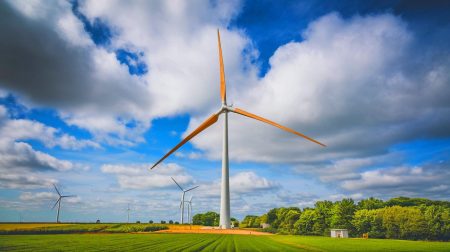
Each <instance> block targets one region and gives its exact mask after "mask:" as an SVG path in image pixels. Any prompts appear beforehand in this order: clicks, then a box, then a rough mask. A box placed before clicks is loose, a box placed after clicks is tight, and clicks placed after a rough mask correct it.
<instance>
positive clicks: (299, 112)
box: [189, 14, 450, 162]
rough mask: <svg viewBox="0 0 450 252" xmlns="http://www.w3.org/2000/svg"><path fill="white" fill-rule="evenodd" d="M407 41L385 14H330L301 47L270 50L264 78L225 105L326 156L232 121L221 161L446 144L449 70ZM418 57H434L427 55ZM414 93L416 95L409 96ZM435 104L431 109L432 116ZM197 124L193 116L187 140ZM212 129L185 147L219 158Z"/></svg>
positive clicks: (332, 156)
mask: <svg viewBox="0 0 450 252" xmlns="http://www.w3.org/2000/svg"><path fill="white" fill-rule="evenodd" d="M414 39H415V38H414V34H412V33H411V31H409V30H408V29H407V26H406V24H405V23H404V22H403V21H402V20H401V19H399V18H397V17H395V16H392V15H389V14H386V15H377V16H367V17H354V18H352V19H348V20H345V19H343V18H341V17H340V16H338V15H337V14H330V15H327V16H325V17H322V18H321V19H319V20H317V21H316V22H314V23H312V24H310V26H309V27H308V29H307V30H306V31H305V32H304V33H303V41H301V42H291V43H288V44H286V45H283V46H281V47H279V48H278V49H277V51H276V52H275V54H274V55H273V56H272V57H271V59H270V65H271V69H270V70H269V71H268V72H267V74H266V75H265V76H264V77H262V78H261V79H260V80H259V81H258V83H257V84H256V85H254V88H252V89H248V91H247V92H245V94H242V95H240V96H239V97H237V101H238V102H239V103H235V105H237V106H239V107H242V108H244V109H248V111H251V112H253V113H255V114H258V115H261V116H264V117H267V118H270V119H272V120H274V121H277V122H280V123H281V124H283V125H286V126H289V127H291V128H293V129H296V130H298V131H300V132H302V133H305V134H307V135H309V136H311V137H313V138H316V139H318V140H320V141H322V142H324V143H326V144H327V145H328V147H327V148H319V146H317V145H315V144H314V143H311V142H308V141H306V140H303V139H300V138H297V137H294V136H293V135H290V134H289V133H285V132H282V131H280V130H278V129H276V128H274V127H271V126H268V125H263V124H262V123H260V122H257V121H254V120H251V119H248V118H243V117H240V116H237V115H232V116H231V118H230V146H232V147H231V148H230V153H231V154H230V158H231V159H234V160H242V161H243V160H246V161H266V162H320V161H325V160H337V159H341V158H349V157H352V158H355V157H365V156H371V155H379V154H383V153H386V152H387V149H388V148H389V147H390V146H391V145H392V144H393V143H398V142H401V141H408V140H411V139H415V137H416V136H417V135H422V136H426V137H436V136H438V135H439V136H441V135H442V134H445V135H447V136H448V135H449V132H448V130H444V126H443V125H447V126H448V125H449V124H450V122H449V120H448V118H450V117H449V116H448V115H449V111H450V110H449V105H450V104H449V103H448V101H444V99H443V98H442V95H441V94H442V93H445V94H449V92H450V88H449V85H448V83H449V79H448V75H446V74H444V72H445V71H444V69H447V70H448V69H449V65H450V64H448V63H449V62H448V60H447V61H444V62H442V61H434V60H430V61H427V62H422V61H420V58H421V56H419V55H417V53H416V52H417V51H416V50H415V46H416V45H415V44H414V42H415V40H414ZM425 50H429V51H430V53H432V54H434V55H435V57H436V58H439V57H440V56H439V54H437V52H435V51H433V50H434V48H427V49H425ZM436 62H437V63H436ZM416 69H421V70H420V71H417V70H416ZM434 75H437V76H439V77H437V78H432V77H431V76H434ZM230 85H232V84H230ZM421 90H423V91H424V92H425V93H426V94H425V93H423V95H420V96H419V95H418V94H419V93H421ZM437 97H439V98H438V99H439V103H440V104H441V105H440V106H437V107H436V106H434V104H436V102H437V101H436V98H437ZM418 103H420V104H423V105H424V106H416V105H415V104H418ZM430 108H433V109H430ZM205 117H206V116H203V117H195V118H194V119H193V120H192V121H191V124H190V128H189V131H190V130H192V129H193V128H194V127H195V126H196V125H198V124H199V123H200V122H201V121H202V120H203V118H205ZM431 118H433V119H432V120H430V119H431ZM219 125H220V123H219ZM447 128H448V127H447ZM219 130H220V127H213V128H211V130H209V133H208V134H204V135H200V136H199V137H198V138H196V139H195V140H194V144H195V146H196V147H198V148H199V149H202V150H205V151H206V152H207V153H208V154H209V156H211V157H215V158H219V157H220V150H221V146H220V145H219V144H218V143H220V133H219V132H220V131H219Z"/></svg>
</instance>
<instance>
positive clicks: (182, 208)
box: [170, 177, 199, 224]
mask: <svg viewBox="0 0 450 252" xmlns="http://www.w3.org/2000/svg"><path fill="white" fill-rule="evenodd" d="M170 178H171V179H172V180H173V182H175V184H177V186H178V188H180V190H181V191H182V192H183V193H182V194H181V201H180V208H181V221H180V223H181V224H184V195H185V194H186V193H187V192H189V191H191V190H194V189H195V188H197V187H199V186H194V187H192V188H189V189H187V190H184V189H183V188H182V187H181V186H180V185H179V184H178V183H177V181H175V179H174V178H172V177H170Z"/></svg>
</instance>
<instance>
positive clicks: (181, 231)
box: [154, 229, 273, 235]
mask: <svg viewBox="0 0 450 252" xmlns="http://www.w3.org/2000/svg"><path fill="white" fill-rule="evenodd" d="M154 233H172V234H239V235H273V234H271V233H264V232H258V231H251V230H242V229H178V230H171V229H169V230H160V231H156V232H154Z"/></svg>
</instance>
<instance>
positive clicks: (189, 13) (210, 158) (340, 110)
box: [0, 0, 450, 222]
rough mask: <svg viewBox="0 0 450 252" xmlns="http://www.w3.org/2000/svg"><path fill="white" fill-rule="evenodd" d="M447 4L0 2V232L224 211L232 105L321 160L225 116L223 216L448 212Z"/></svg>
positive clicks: (256, 126) (249, 123)
mask: <svg viewBox="0 0 450 252" xmlns="http://www.w3.org/2000/svg"><path fill="white" fill-rule="evenodd" d="M449 11H450V3H449V2H448V1H443V0H442V1H438V0H432V1H415V0H412V1H411V0H397V1H394V0H392V1H352V0H346V1H337V0H336V1H326V2H324V1H318V0H302V1H240V0H233V1H219V0H217V1H216V0H210V1H206V0H205V1H201V0H195V1H181V0H179V1H178V0H177V1H137V0H134V1H119V0H112V1H111V0H108V1H106V0H95V1H94V0H92V1H91V0H86V1H84V0H72V1H56V0H55V1H40V0H32V1H12V0H6V1H0V55H1V56H0V221H19V220H22V221H54V219H55V215H56V212H55V210H52V209H51V208H52V206H53V204H54V203H55V201H56V199H57V194H56V192H55V191H54V189H53V185H52V184H56V185H57V186H58V188H60V191H62V193H63V194H74V195H77V196H76V197H73V198H67V199H64V200H63V202H62V213H61V220H62V221H83V222H93V221H96V220H97V219H100V220H101V221H104V222H106V221H109V222H125V221H126V220H127V207H128V204H130V208H131V212H130V220H131V221H133V222H134V221H137V220H139V221H141V222H147V221H149V220H153V221H160V220H178V219H179V201H180V196H181V193H180V191H179V189H178V188H177V186H176V185H175V184H174V183H173V182H172V180H171V179H170V177H173V178H175V179H176V180H177V181H178V182H179V183H180V185H181V186H182V187H184V188H188V187H191V186H194V185H199V187H198V188H197V189H195V190H193V191H192V193H190V194H188V195H187V197H188V198H190V197H191V196H193V201H192V204H193V213H194V214H195V213H200V212H205V211H215V212H219V205H220V178H221V177H220V176H221V153H222V128H221V127H222V123H221V122H222V121H221V120H222V119H219V122H218V123H216V124H215V125H213V126H212V127H210V128H208V129H207V130H205V131H204V132H202V133H201V134H200V135H198V136H197V137H196V138H194V139H193V140H192V141H191V142H189V143H187V144H186V145H185V146H183V147H182V148H181V149H179V150H178V151H177V152H176V153H175V154H174V155H172V156H171V157H169V158H168V159H166V160H165V161H164V162H163V163H162V164H160V165H159V166H158V167H157V168H155V169H154V170H152V171H149V170H148V168H149V167H151V166H152V165H153V163H155V162H156V161H157V160H158V159H159V158H161V157H162V156H163V155H164V154H165V153H166V152H167V151H169V150H170V149H171V148H172V147H173V146H175V145H176V144H177V143H178V142H180V141H181V139H182V138H183V137H185V136H186V135H187V134H189V132H191V131H192V130H194V129H195V128H196V127H198V125H200V124H201V123H202V122H203V121H204V120H205V119H206V118H207V117H208V116H210V115H211V114H212V113H214V112H216V111H217V110H218V109H219V108H220V105H221V104H220V103H221V102H220V92H219V83H220V82H219V79H220V76H219V65H218V49H217V34H216V33H217V29H219V30H220V33H221V39H222V47H223V56H224V63H225V73H226V81H227V99H228V103H229V104H232V105H233V106H236V107H239V108H243V109H245V110H246V111H250V112H252V113H254V114H257V115H260V116H263V117H266V118H269V119H271V120H273V121H276V122H278V123H280V124H282V125H285V126H287V127H290V128H292V129H294V130H297V131H299V132H301V133H303V134H306V135H308V136H310V137H312V138H314V139H317V140H318V141H320V142H323V143H325V144H326V145H327V147H326V148H323V147H320V146H319V145H316V144H314V143H311V142H309V141H306V140H304V139H302V138H299V137H297V136H295V135H292V134H289V133H287V132H284V131H281V130H279V129H277V128H275V127H272V126H269V125H267V124H263V123H261V122H258V121H254V120H251V119H248V118H246V117H242V116H239V115H236V114H230V115H229V148H230V149H229V154H230V191H231V215H232V216H233V217H236V218H239V219H242V218H243V217H244V216H245V215H247V214H254V215H260V214H263V213H265V212H267V211H268V210H270V209H271V208H274V207H282V206H285V207H287V206H296V207H300V208H303V207H311V206H313V204H314V202H315V201H317V200H332V201H336V200H340V199H342V198H348V197H351V198H353V199H354V200H355V201H358V200H360V199H362V198H367V197H377V198H381V199H389V198H391V197H398V196H407V197H425V198H430V199H436V200H450V194H449V191H450V99H449V97H450V74H449V73H450V46H449V44H448V41H449V39H450V32H449V31H450V16H449V15H448V12H449Z"/></svg>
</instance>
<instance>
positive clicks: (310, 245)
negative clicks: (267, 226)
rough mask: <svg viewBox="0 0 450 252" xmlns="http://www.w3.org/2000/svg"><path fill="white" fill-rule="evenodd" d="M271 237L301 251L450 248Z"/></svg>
mask: <svg viewBox="0 0 450 252" xmlns="http://www.w3.org/2000/svg"><path fill="white" fill-rule="evenodd" d="M270 238H271V239H272V240H274V241H278V242H280V243H286V244H291V245H294V246H298V247H299V251H333V252H334V251H345V252H350V251H365V252H380V251H389V252H403V251H404V252H406V251H417V252H419V251H422V252H426V251H433V252H440V251H442V252H444V251H449V250H450V243H449V242H429V241H399V240H387V239H383V240H381V239H336V238H330V237H319V236H299V235H295V236H293V235H275V236H270Z"/></svg>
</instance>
